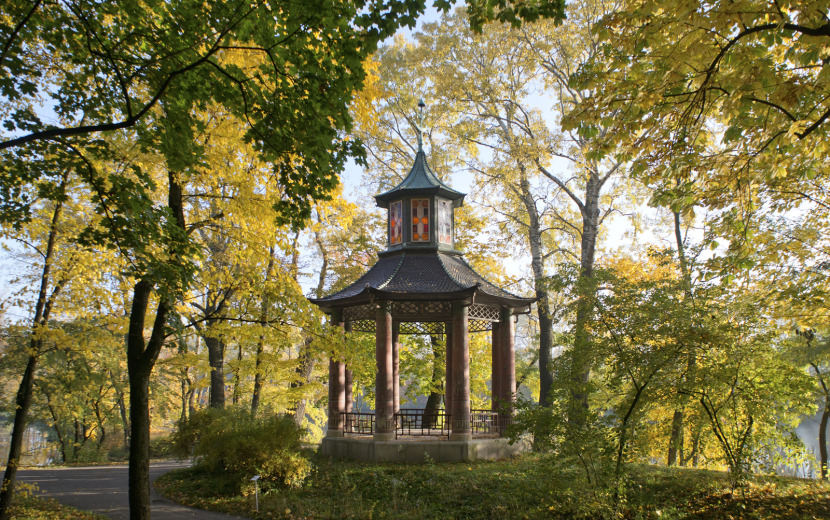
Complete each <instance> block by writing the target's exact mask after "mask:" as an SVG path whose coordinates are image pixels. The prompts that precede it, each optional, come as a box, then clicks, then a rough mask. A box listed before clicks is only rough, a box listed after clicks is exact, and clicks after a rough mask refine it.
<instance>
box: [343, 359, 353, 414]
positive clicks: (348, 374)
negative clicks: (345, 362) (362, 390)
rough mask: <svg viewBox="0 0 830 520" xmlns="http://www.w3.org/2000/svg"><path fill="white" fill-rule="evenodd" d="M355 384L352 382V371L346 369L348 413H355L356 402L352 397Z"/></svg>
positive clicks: (346, 410)
mask: <svg viewBox="0 0 830 520" xmlns="http://www.w3.org/2000/svg"><path fill="white" fill-rule="evenodd" d="M353 384H354V382H353V381H352V371H351V370H349V369H348V368H347V369H346V409H345V412H346V413H351V412H352V411H354V400H353V397H352V385H353Z"/></svg>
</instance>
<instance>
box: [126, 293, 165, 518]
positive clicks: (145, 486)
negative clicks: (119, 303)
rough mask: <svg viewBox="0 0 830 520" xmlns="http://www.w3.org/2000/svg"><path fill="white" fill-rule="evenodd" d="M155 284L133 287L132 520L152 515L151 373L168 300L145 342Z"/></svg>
mask: <svg viewBox="0 0 830 520" xmlns="http://www.w3.org/2000/svg"><path fill="white" fill-rule="evenodd" d="M152 289H153V287H152V284H150V283H149V282H146V281H143V280H142V281H140V282H138V283H137V284H136V285H135V288H134V289H133V304H132V309H131V310H130V326H129V327H130V329H129V330H130V332H129V336H128V340H127V371H128V373H129V377H130V468H129V479H128V480H129V500H130V520H149V519H150V373H151V372H152V370H153V365H154V364H155V362H156V359H158V355H159V352H161V347H162V344H163V342H164V326H165V322H166V321H167V313H168V304H167V302H166V301H164V300H163V299H162V300H161V301H160V302H159V305H158V309H157V310H156V319H155V322H154V324H153V332H152V334H151V336H150V341H149V342H147V343H146V344H145V342H144V322H145V319H146V318H145V317H146V314H147V307H148V304H149V301H150V294H151V292H152Z"/></svg>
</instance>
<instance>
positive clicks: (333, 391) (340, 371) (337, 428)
mask: <svg viewBox="0 0 830 520" xmlns="http://www.w3.org/2000/svg"><path fill="white" fill-rule="evenodd" d="M341 316H342V315H341V314H340V313H332V316H331V324H332V326H334V327H339V328H341V329H342V328H343V322H342V321H341V320H342V317H341ZM328 411H329V428H328V431H327V432H326V435H327V436H329V437H342V436H343V423H344V417H343V413H344V412H345V411H346V364H345V363H343V362H342V361H340V360H338V359H336V358H334V357H331V358H329V410H328Z"/></svg>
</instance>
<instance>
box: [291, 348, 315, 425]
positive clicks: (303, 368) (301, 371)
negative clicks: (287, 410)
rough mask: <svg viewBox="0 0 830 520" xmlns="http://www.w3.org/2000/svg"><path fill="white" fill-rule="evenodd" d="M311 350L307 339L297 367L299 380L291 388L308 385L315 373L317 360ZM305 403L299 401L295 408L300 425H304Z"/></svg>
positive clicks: (301, 400) (301, 349)
mask: <svg viewBox="0 0 830 520" xmlns="http://www.w3.org/2000/svg"><path fill="white" fill-rule="evenodd" d="M310 349H311V339H307V340H306V341H304V342H303V344H302V345H301V346H300V353H299V360H300V364H299V365H297V378H296V379H295V380H294V381H292V382H291V384H290V385H289V386H290V387H291V388H300V387H301V386H303V385H305V384H307V383H308V381H309V379H311V374H312V373H313V372H314V365H315V364H316V360H315V359H314V357H313V356H312V355H311V351H310ZM305 401H306V400H305V399H298V400H297V403H296V405H295V407H294V422H296V423H297V424H298V425H302V423H303V419H304V418H305V407H306V402H305Z"/></svg>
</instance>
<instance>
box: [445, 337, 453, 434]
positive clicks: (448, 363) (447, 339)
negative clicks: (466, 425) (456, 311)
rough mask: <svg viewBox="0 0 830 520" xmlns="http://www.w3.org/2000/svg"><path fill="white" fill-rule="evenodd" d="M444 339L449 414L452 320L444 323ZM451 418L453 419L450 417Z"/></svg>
mask: <svg viewBox="0 0 830 520" xmlns="http://www.w3.org/2000/svg"><path fill="white" fill-rule="evenodd" d="M444 331H445V332H444V334H445V336H444V339H445V343H446V346H445V350H446V352H444V358H445V359H444V363H445V365H446V369H447V372H446V376H445V378H444V413H445V414H447V415H451V414H452V389H453V386H452V322H451V321H448V322H446V323H444ZM450 420H451V419H450Z"/></svg>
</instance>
